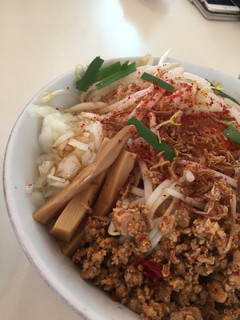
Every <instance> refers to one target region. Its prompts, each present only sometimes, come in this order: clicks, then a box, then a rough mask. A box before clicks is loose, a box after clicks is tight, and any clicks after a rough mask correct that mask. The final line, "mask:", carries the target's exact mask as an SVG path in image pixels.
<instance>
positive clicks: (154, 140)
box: [127, 117, 175, 161]
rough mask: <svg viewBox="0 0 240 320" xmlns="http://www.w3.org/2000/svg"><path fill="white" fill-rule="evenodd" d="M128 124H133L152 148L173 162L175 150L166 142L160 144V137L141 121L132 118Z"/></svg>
mask: <svg viewBox="0 0 240 320" xmlns="http://www.w3.org/2000/svg"><path fill="white" fill-rule="evenodd" d="M127 124H133V125H134V126H135V128H136V130H137V133H138V134H139V135H140V136H141V137H142V138H144V139H145V140H146V141H147V142H148V143H149V144H151V146H153V147H154V148H155V149H156V150H157V151H159V152H161V151H164V152H163V156H164V157H165V158H166V159H167V160H169V161H172V160H173V158H174V157H175V152H174V150H173V149H172V148H171V147H170V146H169V145H168V144H167V143H166V142H165V141H161V143H159V141H158V137H157V135H156V134H154V133H153V132H152V131H151V130H150V129H148V127H146V126H145V125H144V124H143V123H142V122H141V121H139V120H138V119H137V118H135V117H132V118H131V119H130V120H128V122H127Z"/></svg>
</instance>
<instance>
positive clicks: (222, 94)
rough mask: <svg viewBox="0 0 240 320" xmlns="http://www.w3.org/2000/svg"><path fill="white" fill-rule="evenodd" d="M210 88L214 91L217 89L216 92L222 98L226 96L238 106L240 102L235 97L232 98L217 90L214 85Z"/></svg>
mask: <svg viewBox="0 0 240 320" xmlns="http://www.w3.org/2000/svg"><path fill="white" fill-rule="evenodd" d="M212 89H213V90H214V91H217V92H218V94H219V95H220V96H221V97H223V98H228V99H230V100H232V101H233V102H235V103H236V104H238V105H239V106H240V103H239V102H238V101H237V100H236V99H234V98H233V97H231V96H229V95H228V94H226V93H225V92H223V91H222V90H219V89H217V88H216V87H214V86H213V88H212Z"/></svg>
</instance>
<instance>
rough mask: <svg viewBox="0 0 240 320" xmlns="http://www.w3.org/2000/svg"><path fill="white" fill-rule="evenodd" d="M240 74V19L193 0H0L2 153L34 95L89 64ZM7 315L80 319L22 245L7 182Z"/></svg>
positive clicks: (0, 299)
mask: <svg viewBox="0 0 240 320" xmlns="http://www.w3.org/2000/svg"><path fill="white" fill-rule="evenodd" d="M168 48H172V51H171V55H170V56H171V57H172V58H176V59H182V60H188V61H192V62H196V63H200V64H203V65H205V66H209V67H211V68H214V69H218V70H220V71H222V72H225V73H228V74H230V75H232V76H234V77H237V76H238V75H239V73H240V22H239V21H237V22H228V21H210V20H206V19H205V18H204V17H203V16H202V15H201V14H200V12H199V11H198V10H197V9H196V7H195V6H194V5H192V4H191V3H190V2H189V1H187V0H131V1H129V0H95V1H94V0H71V1H69V0H41V1H33V0H21V1H19V0H0V73H1V77H0V119H2V120H1V126H0V153H1V172H2V164H3V158H4V151H5V147H6V143H7V139H8V136H9V134H10V131H11V128H12V127H13V125H14V122H15V121H16V119H17V117H18V115H19V114H20V112H21V110H22V109H23V107H24V106H25V105H26V103H27V102H28V101H29V99H30V98H31V97H32V96H33V95H34V94H35V93H36V92H37V91H38V90H39V89H40V88H42V87H43V86H44V85H45V84H46V83H48V82H49V81H51V80H52V79H54V78H56V77H57V76H59V75H60V74H63V73H64V72H66V71H68V70H70V69H73V68H74V67H75V65H76V64H77V63H88V62H90V61H91V60H92V59H93V58H94V57H95V56H97V55H100V56H101V57H102V58H104V59H108V58H113V57H114V58H116V57H120V56H137V55H144V54H146V53H151V54H152V55H161V54H163V53H164V52H165V51H166V50H167V49H168ZM0 196H1V201H0V206H1V213H0V319H1V320H19V319H24V320H32V319H34V320H45V319H51V320H61V319H64V320H65V319H68V320H75V319H76V320H77V319H78V320H79V319H80V317H79V316H78V315H77V314H75V313H74V312H73V311H72V310H70V309H69V308H68V307H67V306H66V305H65V304H64V303H63V302H62V301H61V300H60V299H59V298H58V297H57V296H55V294H54V293H53V292H52V291H51V290H50V288H48V287H47V285H46V284H45V283H44V282H43V280H42V279H41V278H40V277H39V275H38V274H37V273H36V271H35V270H34V269H33V267H32V266H31V264H30V263H29V261H28V260H27V258H26V257H25V255H24V253H23V251H22V250H21V248H20V246H19V244H18V242H17V240H16V238H15V235H14V233H13V231H12V228H11V225H10V222H9V220H8V215H7V211H6V208H5V204H4V197H3V192H2V186H1V193H0Z"/></svg>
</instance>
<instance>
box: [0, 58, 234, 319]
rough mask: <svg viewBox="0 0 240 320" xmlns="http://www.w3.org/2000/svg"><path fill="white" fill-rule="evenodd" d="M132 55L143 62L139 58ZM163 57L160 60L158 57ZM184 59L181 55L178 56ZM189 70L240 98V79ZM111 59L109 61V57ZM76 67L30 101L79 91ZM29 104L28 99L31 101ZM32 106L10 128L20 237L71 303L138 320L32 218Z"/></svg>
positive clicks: (9, 196) (88, 311) (35, 126)
mask: <svg viewBox="0 0 240 320" xmlns="http://www.w3.org/2000/svg"><path fill="white" fill-rule="evenodd" d="M126 59H130V60H132V61H136V62H139V61H140V58H139V57H131V58H124V59H120V60H122V61H124V60H126ZM157 61H158V58H156V59H155V62H157ZM177 61H179V60H177ZM179 62H180V63H181V64H182V65H183V66H184V67H185V70H186V71H189V72H192V73H194V74H197V75H199V76H201V77H203V78H206V79H208V80H209V81H213V80H220V81H221V82H222V84H223V87H224V89H225V91H226V92H227V93H228V94H229V95H231V96H233V97H235V98H236V99H238V100H240V81H239V80H237V79H235V78H233V77H231V76H228V75H226V74H223V73H221V72H219V71H216V70H213V69H211V68H207V67H204V66H201V65H197V64H194V63H189V62H185V61H179ZM106 63H107V61H106ZM75 81H76V77H75V74H74V71H71V72H68V73H67V74H64V75H63V76H60V77H59V78H57V79H56V80H54V81H52V82H51V83H49V84H48V85H46V86H45V87H44V88H43V89H42V90H41V91H39V92H38V93H37V94H36V95H35V96H34V97H33V98H32V100H31V101H30V102H29V103H38V97H39V95H40V94H41V93H42V92H44V91H49V92H51V91H53V90H56V89H59V88H66V87H69V88H70V89H71V90H75V86H74V83H75ZM74 102H75V101H74V100H73V98H71V97H66V96H65V97H64V96H59V97H57V98H55V99H54V103H55V105H56V106H59V105H60V107H70V106H72V105H73V104H74ZM28 105H29V104H28ZM28 105H27V106H26V107H25V108H24V110H23V112H22V113H21V114H20V116H19V118H18V119H17V121H16V123H15V125H14V127H13V130H12V132H11V135H10V138H9V141H8V145H7V149H6V154H5V161H4V173H3V177H4V193H5V200H6V205H7V210H8V214H9V218H10V221H11V224H12V227H13V229H14V231H15V234H16V237H17V239H18V241H19V243H20V245H21V246H22V249H23V251H24V252H25V254H26V255H27V257H28V259H29V260H30V262H31V263H32V264H33V266H34V267H35V268H36V269H37V271H38V272H39V274H40V276H41V277H42V278H43V280H44V281H45V282H46V283H47V284H48V285H49V286H50V288H52V289H53V290H54V291H55V292H56V294H58V295H59V296H60V297H61V298H62V299H63V300H64V301H65V302H66V303H67V305H68V306H69V307H70V308H72V309H73V310H74V311H75V312H76V313H78V314H79V315H80V316H81V317H82V318H84V319H91V320H103V319H104V320H112V319H114V320H120V319H128V320H131V319H139V316H138V315H137V314H135V313H134V312H132V311H131V310H129V309H128V308H127V307H123V306H121V305H120V304H119V303H116V302H113V301H112V300H111V299H110V298H109V296H108V295H107V294H105V293H104V292H103V291H101V290H99V289H98V288H96V287H94V286H92V285H91V284H90V283H89V282H87V281H84V280H82V279H81V277H80V275H79V272H78V270H77V268H76V267H75V266H74V265H73V264H72V262H71V260H70V259H69V258H67V257H65V256H63V254H62V253H61V251H60V249H59V247H58V245H57V243H56V241H55V240H54V239H53V238H52V237H51V236H50V235H49V234H48V233H47V232H46V229H45V227H44V226H43V225H41V224H40V223H38V222H36V221H35V220H33V218H32V212H33V211H34V210H35V208H34V206H33V204H32V202H31V198H30V197H29V196H28V195H26V193H25V189H26V186H27V184H29V183H32V182H33V181H34V180H35V178H36V174H37V168H36V165H35V159H36V158H37V156H38V153H39V147H38V134H39V128H40V120H39V119H37V118H32V117H31V116H30V115H29V114H28Z"/></svg>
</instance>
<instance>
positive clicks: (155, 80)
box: [141, 72, 175, 91]
mask: <svg viewBox="0 0 240 320" xmlns="http://www.w3.org/2000/svg"><path fill="white" fill-rule="evenodd" d="M141 79H143V80H146V81H148V82H153V83H154V84H156V85H157V86H159V87H162V88H164V89H166V90H168V91H173V90H174V89H175V87H174V86H172V85H171V84H170V83H168V82H166V81H164V80H162V79H159V78H157V77H155V76H153V75H152V74H150V73H147V72H144V73H143V74H142V76H141Z"/></svg>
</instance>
